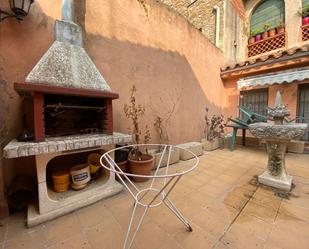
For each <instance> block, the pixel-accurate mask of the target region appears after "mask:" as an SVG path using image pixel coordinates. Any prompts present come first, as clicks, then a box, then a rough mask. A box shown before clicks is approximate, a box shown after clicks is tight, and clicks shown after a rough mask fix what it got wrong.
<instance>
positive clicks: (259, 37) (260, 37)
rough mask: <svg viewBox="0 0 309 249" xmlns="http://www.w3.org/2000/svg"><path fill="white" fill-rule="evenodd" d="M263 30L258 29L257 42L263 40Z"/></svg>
mask: <svg viewBox="0 0 309 249" xmlns="http://www.w3.org/2000/svg"><path fill="white" fill-rule="evenodd" d="M262 33H263V29H256V36H255V42H258V41H261V40H262Z"/></svg>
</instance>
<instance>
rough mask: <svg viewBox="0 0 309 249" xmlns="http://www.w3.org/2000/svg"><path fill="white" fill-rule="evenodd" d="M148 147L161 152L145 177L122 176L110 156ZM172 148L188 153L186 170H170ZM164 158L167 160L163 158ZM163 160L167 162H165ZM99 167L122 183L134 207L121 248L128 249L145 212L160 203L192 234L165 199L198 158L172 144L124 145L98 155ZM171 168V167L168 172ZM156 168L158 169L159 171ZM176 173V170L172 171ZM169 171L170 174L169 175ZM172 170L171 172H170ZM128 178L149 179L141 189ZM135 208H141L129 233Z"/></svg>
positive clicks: (184, 221)
mask: <svg viewBox="0 0 309 249" xmlns="http://www.w3.org/2000/svg"><path fill="white" fill-rule="evenodd" d="M137 146H138V147H139V149H140V148H142V147H144V148H145V147H146V146H147V147H148V146H151V147H153V146H156V147H158V146H162V148H163V151H162V155H161V157H160V160H159V163H158V165H157V167H156V169H155V170H154V171H153V172H152V173H153V174H152V175H150V176H146V175H136V174H130V173H126V172H123V171H122V170H121V169H120V167H119V166H118V165H117V164H116V163H115V161H114V160H113V154H114V152H115V151H116V150H121V149H124V148H131V149H132V148H134V147H137ZM174 149H179V150H185V151H186V152H187V153H190V154H192V157H193V159H191V160H190V161H189V163H188V164H189V165H188V167H187V169H185V170H179V172H178V170H177V165H175V166H173V167H170V157H171V151H172V150H174ZM166 156H167V157H166ZM166 158H167V160H166ZM164 160H166V166H165V168H161V169H160V167H161V165H163V164H162V162H163V161H164ZM100 162H101V165H102V166H103V167H104V168H105V169H106V170H108V171H110V172H112V173H115V175H116V177H118V179H119V180H120V181H121V182H122V184H123V185H124V186H125V188H126V189H127V190H128V192H129V193H130V195H131V196H132V197H133V200H134V207H133V211H132V215H131V219H130V222H129V225H128V230H127V233H126V237H125V241H124V245H123V249H130V248H131V246H132V244H133V241H134V239H135V237H136V234H137V232H138V231H139V229H140V227H141V225H142V222H143V220H144V218H145V215H146V213H147V211H148V210H149V208H154V207H158V206H160V205H161V204H164V205H166V206H167V207H168V208H169V210H171V212H173V213H174V214H175V215H176V217H177V218H178V219H179V220H180V221H181V222H182V223H183V224H184V225H185V226H186V227H187V229H188V231H190V232H191V231H192V227H191V225H190V223H189V221H188V220H187V219H186V218H185V217H184V216H183V214H182V213H181V212H180V211H179V210H178V209H177V207H176V206H175V204H174V203H173V202H172V201H171V199H170V198H169V195H170V193H171V191H172V190H173V189H174V188H175V186H176V184H177V183H178V182H179V180H180V178H181V177H182V176H183V175H185V174H187V173H189V172H191V171H192V170H194V169H195V168H196V167H197V165H198V163H199V159H198V157H197V156H196V155H195V154H194V153H192V152H191V151H190V150H187V149H184V148H180V147H177V146H175V145H159V144H147V145H146V144H139V145H128V146H123V147H120V148H116V149H113V150H110V151H108V152H106V153H105V154H103V155H102V157H101V159H100ZM171 168H173V169H172V170H171ZM159 169H160V170H159ZM175 170H176V171H175ZM172 171H173V172H172ZM174 171H175V172H174ZM130 177H139V178H148V179H150V180H151V181H150V183H148V184H147V185H149V186H147V187H143V188H142V189H140V188H139V187H138V186H137V184H135V183H134V182H132V181H131V180H130ZM160 179H161V181H162V186H160V187H155V186H154V184H155V181H156V180H160ZM151 192H152V194H154V196H153V197H152V198H150V200H145V201H143V199H144V197H145V196H146V195H147V194H148V193H151ZM138 206H141V207H143V208H145V209H144V211H143V213H142V216H141V218H140V219H139V220H138V221H137V226H136V228H135V231H131V230H132V225H133V222H134V218H135V215H136V209H137V207H138ZM131 233H132V235H131V236H130V234H131Z"/></svg>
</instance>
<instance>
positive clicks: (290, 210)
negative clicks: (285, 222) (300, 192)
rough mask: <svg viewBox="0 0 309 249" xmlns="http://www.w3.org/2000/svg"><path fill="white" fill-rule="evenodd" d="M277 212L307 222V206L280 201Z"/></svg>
mask: <svg viewBox="0 0 309 249" xmlns="http://www.w3.org/2000/svg"><path fill="white" fill-rule="evenodd" d="M279 212H280V213H283V214H285V215H288V216H291V217H294V218H295V219H298V220H304V221H307V222H309V207H308V208H304V207H299V206H296V205H293V202H290V203H287V202H282V204H281V206H280V209H279Z"/></svg>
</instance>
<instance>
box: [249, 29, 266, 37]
mask: <svg viewBox="0 0 309 249" xmlns="http://www.w3.org/2000/svg"><path fill="white" fill-rule="evenodd" d="M263 32H264V30H263V29H253V30H251V32H250V36H256V35H258V34H262V33H263Z"/></svg>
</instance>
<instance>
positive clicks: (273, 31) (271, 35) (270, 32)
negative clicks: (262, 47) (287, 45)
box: [268, 29, 276, 37]
mask: <svg viewBox="0 0 309 249" xmlns="http://www.w3.org/2000/svg"><path fill="white" fill-rule="evenodd" d="M268 34H269V37H273V36H275V35H276V29H270V30H269V31H268Z"/></svg>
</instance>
